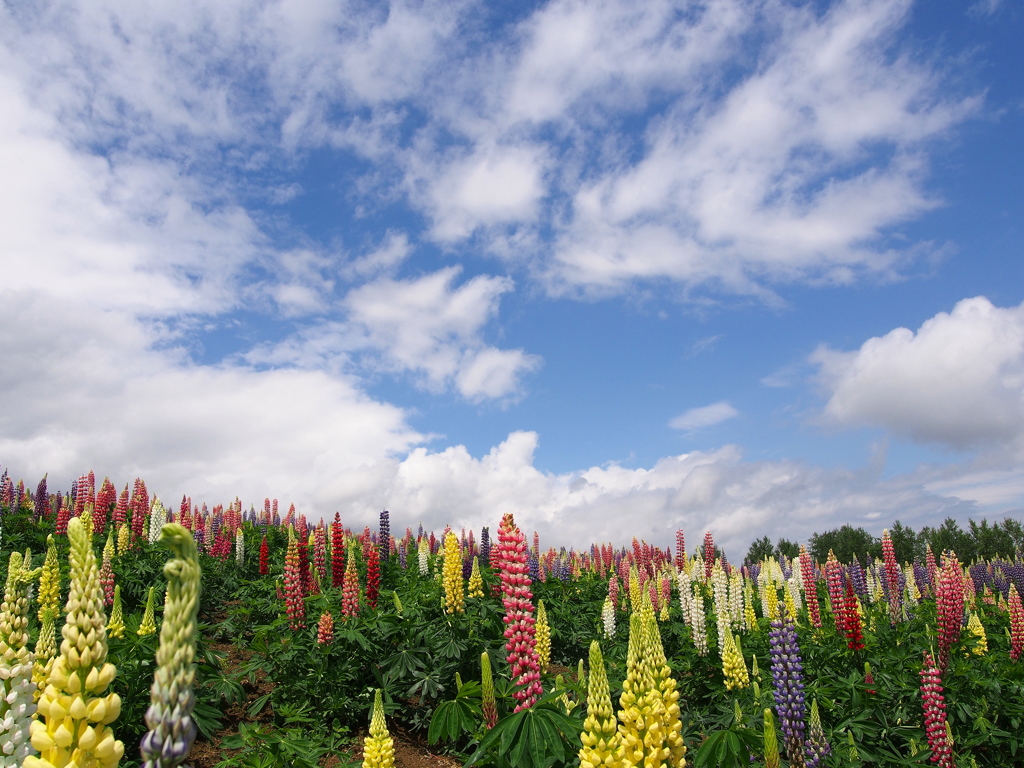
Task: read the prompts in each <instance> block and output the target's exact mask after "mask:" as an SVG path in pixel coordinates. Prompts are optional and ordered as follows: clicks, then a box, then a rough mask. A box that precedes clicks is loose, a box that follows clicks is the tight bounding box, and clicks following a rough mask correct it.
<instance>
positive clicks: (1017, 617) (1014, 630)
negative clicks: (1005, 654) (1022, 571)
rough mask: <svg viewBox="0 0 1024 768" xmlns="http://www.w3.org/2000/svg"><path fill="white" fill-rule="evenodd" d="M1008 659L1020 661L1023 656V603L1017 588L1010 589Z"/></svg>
mask: <svg viewBox="0 0 1024 768" xmlns="http://www.w3.org/2000/svg"><path fill="white" fill-rule="evenodd" d="M1009 604H1010V658H1011V659H1013V660H1014V661H1020V657H1021V655H1024V603H1022V602H1021V599H1020V592H1018V591H1017V587H1016V586H1015V585H1014V586H1011V587H1010V600H1009Z"/></svg>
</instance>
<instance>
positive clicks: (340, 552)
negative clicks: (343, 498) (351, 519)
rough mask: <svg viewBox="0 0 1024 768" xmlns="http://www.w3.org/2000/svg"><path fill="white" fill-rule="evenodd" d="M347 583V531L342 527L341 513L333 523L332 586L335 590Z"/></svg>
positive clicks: (336, 515) (336, 514)
mask: <svg viewBox="0 0 1024 768" xmlns="http://www.w3.org/2000/svg"><path fill="white" fill-rule="evenodd" d="M344 582H345V530H344V528H342V526H341V513H340V512H335V513H334V522H333V523H331V586H332V587H334V588H335V589H338V588H340V587H341V585H342V584H343V583H344Z"/></svg>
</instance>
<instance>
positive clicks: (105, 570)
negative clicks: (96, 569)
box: [100, 531, 114, 608]
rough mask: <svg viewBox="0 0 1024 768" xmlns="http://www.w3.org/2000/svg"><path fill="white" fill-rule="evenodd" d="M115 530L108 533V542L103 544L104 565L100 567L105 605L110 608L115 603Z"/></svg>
mask: <svg viewBox="0 0 1024 768" xmlns="http://www.w3.org/2000/svg"><path fill="white" fill-rule="evenodd" d="M113 561H114V532H113V531H111V532H110V533H108V534H107V543H106V544H105V545H104V546H103V566H102V567H101V568H100V584H102V585H103V605H104V606H106V607H107V608H109V607H110V606H112V605H113V604H114V562H113Z"/></svg>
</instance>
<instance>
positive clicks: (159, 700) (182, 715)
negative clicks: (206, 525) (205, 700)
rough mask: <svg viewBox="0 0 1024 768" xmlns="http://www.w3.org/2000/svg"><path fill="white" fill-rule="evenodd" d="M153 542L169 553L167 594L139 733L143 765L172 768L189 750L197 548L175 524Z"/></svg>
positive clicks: (192, 734) (192, 729) (192, 727)
mask: <svg viewBox="0 0 1024 768" xmlns="http://www.w3.org/2000/svg"><path fill="white" fill-rule="evenodd" d="M157 541H158V542H159V543H161V544H163V545H164V546H166V547H167V548H168V549H170V550H171V552H172V555H173V556H172V557H171V559H170V560H168V561H167V563H166V564H165V565H164V576H165V577H166V578H167V595H166V597H165V598H164V618H163V621H162V622H161V625H160V645H159V647H158V648H157V651H156V664H157V668H156V673H155V674H154V676H153V686H152V688H151V689H150V693H149V709H148V710H146V725H147V726H148V728H149V732H148V733H146V735H145V736H143V737H142V744H141V747H142V761H143V762H142V765H143V768H174V766H178V765H181V764H182V763H183V762H185V759H186V758H187V757H188V753H189V750H191V749H192V742H193V741H195V737H196V726H195V724H194V723H193V722H192V708H193V707H194V706H195V701H196V697H195V693H194V692H193V690H192V683H193V681H194V679H195V667H194V665H193V663H192V662H193V660H194V659H195V655H196V631H197V625H196V616H197V614H198V612H199V590H200V569H199V551H198V550H197V549H196V544H195V541H193V539H192V534H191V533H190V532H189V531H188V529H186V528H185V527H184V526H182V525H181V524H179V523H166V524H165V525H164V527H163V530H162V531H161V533H160V538H159V539H157Z"/></svg>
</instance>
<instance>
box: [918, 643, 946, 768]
mask: <svg viewBox="0 0 1024 768" xmlns="http://www.w3.org/2000/svg"><path fill="white" fill-rule="evenodd" d="M921 705H922V707H923V708H924V730H925V733H926V734H927V736H928V746H930V747H931V749H932V762H933V763H936V764H937V765H938V766H939V768H954V764H953V746H952V743H951V739H949V732H948V729H947V722H946V702H945V700H944V698H943V696H942V675H941V673H940V672H939V669H938V668H937V667H936V666H935V664H934V663H933V661H932V655H931V654H930V653H928V652H927V651H925V654H924V666H923V667H921Z"/></svg>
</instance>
